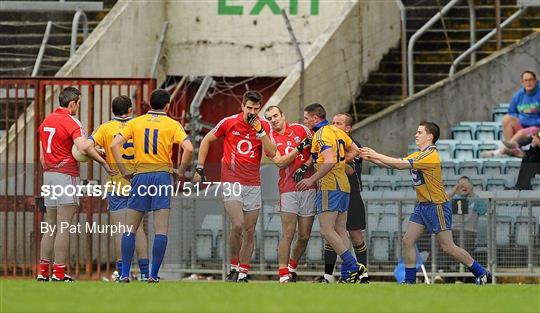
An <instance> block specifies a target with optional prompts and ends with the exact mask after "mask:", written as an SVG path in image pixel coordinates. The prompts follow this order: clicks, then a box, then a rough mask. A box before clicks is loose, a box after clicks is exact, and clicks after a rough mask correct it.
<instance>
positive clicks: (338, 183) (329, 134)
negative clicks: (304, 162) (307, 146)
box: [311, 125, 353, 192]
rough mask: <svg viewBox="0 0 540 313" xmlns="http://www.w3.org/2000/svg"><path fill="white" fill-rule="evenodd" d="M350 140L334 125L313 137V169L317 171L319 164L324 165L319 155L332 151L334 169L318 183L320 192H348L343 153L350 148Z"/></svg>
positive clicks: (321, 130)
mask: <svg viewBox="0 0 540 313" xmlns="http://www.w3.org/2000/svg"><path fill="white" fill-rule="evenodd" d="M352 143H353V141H352V139H351V137H349V135H347V133H345V132H344V131H342V130H341V129H339V128H337V127H335V126H334V125H326V126H323V127H321V128H320V129H319V130H317V132H316V133H315V135H314V136H313V143H312V146H311V154H312V156H313V162H314V163H315V169H316V170H317V169H318V168H319V166H320V164H321V163H324V159H323V157H322V156H321V155H320V154H321V153H322V152H323V151H325V150H326V149H332V151H333V152H334V160H333V162H334V163H335V165H334V168H333V169H332V170H331V171H330V172H328V174H326V175H325V176H324V177H323V178H322V179H321V180H320V181H319V189H320V190H341V191H344V192H350V190H351V188H350V185H349V179H348V178H347V174H346V173H345V152H346V151H347V150H350V149H351V147H352Z"/></svg>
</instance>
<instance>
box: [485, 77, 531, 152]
mask: <svg viewBox="0 0 540 313" xmlns="http://www.w3.org/2000/svg"><path fill="white" fill-rule="evenodd" d="M521 83H522V86H523V88H520V89H519V90H518V91H517V92H516V93H515V94H514V96H513V97H512V101H510V107H509V108H508V114H507V115H505V116H504V117H503V119H502V129H503V137H504V140H503V144H504V147H502V148H501V149H499V150H494V151H486V152H485V153H483V154H482V156H483V157H500V156H502V155H503V154H506V155H511V156H516V157H520V158H521V157H523V155H524V152H523V151H522V150H521V146H522V145H525V144H528V143H529V142H530V138H531V137H532V136H533V135H534V134H536V133H538V132H539V131H540V84H539V83H538V80H537V79H536V74H535V73H534V72H533V71H531V70H526V71H524V72H523V73H522V74H521Z"/></svg>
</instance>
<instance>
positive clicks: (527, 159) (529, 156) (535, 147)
mask: <svg viewBox="0 0 540 313" xmlns="http://www.w3.org/2000/svg"><path fill="white" fill-rule="evenodd" d="M536 174H540V132H538V133H536V134H535V135H534V136H533V137H532V143H531V148H530V149H529V150H528V151H527V152H525V156H524V157H523V161H521V167H520V168H519V174H518V178H517V184H516V189H520V190H531V189H532V186H531V179H532V178H533V177H534V176H535V175H536Z"/></svg>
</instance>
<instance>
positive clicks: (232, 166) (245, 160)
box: [193, 91, 276, 282]
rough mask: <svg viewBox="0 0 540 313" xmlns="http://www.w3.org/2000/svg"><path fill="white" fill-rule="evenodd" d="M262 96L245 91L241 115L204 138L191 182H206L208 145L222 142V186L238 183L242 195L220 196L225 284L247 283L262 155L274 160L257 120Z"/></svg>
mask: <svg viewBox="0 0 540 313" xmlns="http://www.w3.org/2000/svg"><path fill="white" fill-rule="evenodd" d="M262 101H263V98H262V95H261V94H260V93H259V92H257V91H247V92H246V93H244V96H243V98H242V105H241V108H242V112H240V113H238V114H235V115H232V116H229V117H226V118H224V119H223V120H221V121H220V122H219V123H218V124H217V125H216V127H214V129H213V130H212V131H210V132H209V133H208V134H206V136H205V137H204V138H203V140H202V142H201V147H200V149H199V156H198V164H197V167H196V173H195V175H194V177H193V181H194V182H201V181H206V177H205V171H204V163H205V161H206V156H207V155H208V150H209V149H210V144H211V143H212V142H215V141H217V140H218V139H219V138H220V137H225V140H224V142H223V158H222V160H221V182H228V183H231V184H232V183H240V185H241V194H240V195H239V196H237V195H235V194H231V193H229V194H227V193H225V192H224V193H223V201H224V205H225V210H226V211H227V214H228V215H229V218H230V220H231V225H232V227H231V232H230V235H229V251H230V257H231V260H230V263H231V270H230V272H229V274H228V275H227V279H226V280H227V281H228V282H248V280H247V274H248V271H249V267H250V265H249V264H250V262H251V256H252V254H253V248H254V241H253V239H254V236H255V226H256V225H257V220H258V218H259V211H260V209H261V177H260V173H259V170H260V165H261V157H262V152H263V150H264V152H265V154H266V155H267V156H268V157H270V158H273V157H274V156H275V154H276V146H275V145H274V144H273V143H272V141H271V140H270V139H269V138H268V136H267V133H270V135H271V134H272V129H271V127H270V124H269V123H268V122H267V121H265V120H259V117H258V116H257V114H258V113H259V111H260V110H261V108H262Z"/></svg>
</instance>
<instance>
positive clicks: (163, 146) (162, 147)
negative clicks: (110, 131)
mask: <svg viewBox="0 0 540 313" xmlns="http://www.w3.org/2000/svg"><path fill="white" fill-rule="evenodd" d="M120 134H121V135H122V137H124V139H126V140H129V139H133V148H134V150H135V158H134V159H133V166H134V172H135V173H148V172H169V173H170V172H172V160H171V157H172V147H173V144H175V143H176V144H178V145H181V144H182V143H183V142H184V140H187V139H188V136H187V134H186V132H185V131H184V128H183V127H182V125H180V123H179V122H177V121H175V120H173V119H172V118H170V117H168V116H167V113H165V112H162V111H148V113H146V114H144V115H141V116H139V117H136V118H134V119H132V120H130V121H129V122H127V123H126V125H125V127H124V129H123V130H122V132H121V133H120Z"/></svg>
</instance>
